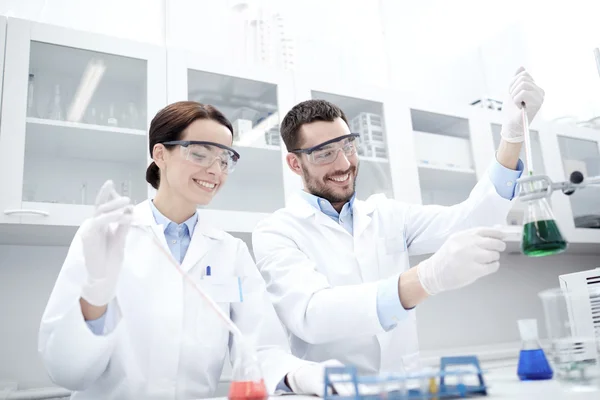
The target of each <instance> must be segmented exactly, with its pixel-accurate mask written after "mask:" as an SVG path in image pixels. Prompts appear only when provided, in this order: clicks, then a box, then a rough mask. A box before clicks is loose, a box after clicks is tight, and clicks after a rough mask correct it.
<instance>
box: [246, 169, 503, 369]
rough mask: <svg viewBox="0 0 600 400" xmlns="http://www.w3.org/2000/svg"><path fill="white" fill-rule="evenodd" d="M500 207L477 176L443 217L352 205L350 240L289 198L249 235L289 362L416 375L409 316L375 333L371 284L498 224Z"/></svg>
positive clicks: (424, 209) (375, 203)
mask: <svg viewBox="0 0 600 400" xmlns="http://www.w3.org/2000/svg"><path fill="white" fill-rule="evenodd" d="M510 207H511V202H510V201H509V200H506V199H504V198H502V197H501V196H499V195H498V194H497V192H496V190H495V188H494V185H493V184H492V182H491V181H490V179H489V178H488V177H487V175H486V178H484V179H482V180H481V181H480V182H479V183H478V184H477V185H476V186H475V188H474V189H473V190H472V192H471V194H470V196H469V198H468V199H467V200H465V201H464V202H462V203H460V204H457V205H454V206H452V207H442V206H433V205H431V206H421V205H408V204H404V203H401V202H399V201H396V200H391V199H387V198H385V196H384V195H373V196H371V197H370V198H369V199H367V200H366V201H359V200H356V201H355V202H354V208H353V214H354V216H353V224H354V225H353V227H354V235H350V234H349V233H348V232H347V231H346V230H345V229H344V228H343V227H341V226H340V225H339V224H338V223H336V222H335V221H333V220H332V219H331V218H329V217H328V216H327V215H325V214H323V213H322V212H320V211H318V210H317V209H315V208H314V207H313V206H312V205H310V204H309V203H308V202H307V201H306V200H305V199H304V198H303V197H302V196H300V195H298V196H296V197H293V198H292V200H291V202H290V204H289V205H288V206H287V207H286V208H284V209H281V210H278V211H277V212H275V213H274V214H273V215H271V216H269V217H268V218H266V219H265V220H263V221H261V222H260V223H259V225H258V226H257V228H256V229H255V231H254V233H253V248H254V254H255V257H256V262H257V266H258V268H259V270H260V271H261V273H262V275H263V277H264V278H265V281H266V283H267V290H268V292H269V294H270V297H271V300H272V302H273V304H274V306H275V310H276V311H277V314H278V315H279V318H280V319H281V321H282V322H283V325H284V327H285V328H286V329H287V332H288V338H289V340H290V344H291V348H292V353H293V354H294V355H296V356H298V357H301V358H304V359H307V360H312V361H323V360H327V359H330V358H335V359H338V360H340V361H341V362H342V363H344V364H347V365H350V364H352V365H355V366H357V367H358V368H359V370H361V371H363V372H366V373H369V372H370V373H374V372H379V371H384V372H385V371H388V372H402V371H403V370H410V369H412V368H415V367H416V366H418V342H417V328H416V319H415V312H414V311H410V312H409V313H408V316H407V318H405V319H403V320H401V321H400V322H399V323H398V325H397V327H396V328H395V329H392V330H390V331H389V332H386V331H384V329H383V328H382V326H381V324H380V321H379V318H378V315H377V305H376V304H377V290H378V284H379V281H380V280H382V279H385V278H388V277H390V276H393V275H394V276H398V275H399V274H400V273H401V272H402V271H405V270H407V269H408V268H409V267H410V266H409V259H408V256H409V253H410V255H417V254H426V253H432V252H435V251H436V250H437V249H438V248H439V247H440V246H441V245H442V243H443V242H444V241H445V240H446V238H447V237H448V236H449V235H450V234H451V233H453V232H456V231H459V230H462V229H466V228H470V227H475V226H484V225H485V226H489V225H495V224H499V223H503V222H504V221H505V218H506V215H507V214H508V211H509V209H510ZM407 249H408V251H407Z"/></svg>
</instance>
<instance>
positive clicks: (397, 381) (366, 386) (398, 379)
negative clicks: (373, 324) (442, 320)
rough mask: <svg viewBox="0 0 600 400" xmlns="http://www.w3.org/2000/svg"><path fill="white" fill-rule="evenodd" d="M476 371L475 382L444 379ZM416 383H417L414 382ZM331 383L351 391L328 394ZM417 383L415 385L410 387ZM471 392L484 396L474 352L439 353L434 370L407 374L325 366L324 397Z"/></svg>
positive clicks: (401, 398) (351, 399)
mask: <svg viewBox="0 0 600 400" xmlns="http://www.w3.org/2000/svg"><path fill="white" fill-rule="evenodd" d="M450 365H453V366H455V365H459V366H460V365H463V366H465V365H472V366H474V367H475V371H473V369H472V368H465V369H457V370H448V369H447V367H448V366H450ZM473 375H476V376H477V378H478V381H479V384H478V385H466V384H464V383H458V384H455V385H451V384H448V383H446V379H447V378H448V379H449V378H450V377H453V378H455V379H456V380H457V381H458V382H464V378H465V377H467V376H471V377H472V376H473ZM432 379H434V380H436V381H435V392H432V391H431V390H430V387H429V385H430V382H431V380H432ZM415 383H418V385H415ZM334 384H343V385H344V387H345V388H347V387H349V386H350V387H352V389H353V393H352V394H344V395H340V394H332V393H333V390H332V389H333V387H334ZM414 386H418V388H414ZM474 396H487V387H486V385H485V381H484V379H483V372H482V370H481V367H480V365H479V360H478V359H477V357H475V356H461V357H442V358H441V360H440V369H439V370H438V371H427V372H415V373H409V374H386V375H375V376H372V375H359V374H358V373H357V370H356V367H353V366H349V367H346V366H344V367H327V368H326V369H325V387H324V395H323V398H324V399H325V400H342V399H343V400H381V399H385V400H409V399H449V398H465V397H474Z"/></svg>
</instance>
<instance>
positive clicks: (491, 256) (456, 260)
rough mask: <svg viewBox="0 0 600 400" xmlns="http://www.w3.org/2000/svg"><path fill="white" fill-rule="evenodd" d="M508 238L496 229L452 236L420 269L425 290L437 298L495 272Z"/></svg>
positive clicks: (480, 229)
mask: <svg viewBox="0 0 600 400" xmlns="http://www.w3.org/2000/svg"><path fill="white" fill-rule="evenodd" d="M504 237H505V234H504V233H503V232H502V231H501V230H498V229H493V228H474V229H469V230H465V231H461V232H457V233H455V234H453V235H452V236H450V237H449V238H448V240H446V242H445V243H444V244H443V245H442V247H441V248H440V249H439V250H438V251H437V252H436V253H435V254H434V255H432V256H431V257H430V258H428V259H427V260H425V261H423V262H422V263H420V264H419V265H418V266H417V274H418V276H419V281H420V282H421V286H423V289H425V291H426V292H427V293H428V294H430V295H434V294H437V293H440V292H443V291H446V290H451V289H458V288H460V287H463V286H467V285H469V284H471V283H473V282H475V281H476V280H477V279H479V278H481V277H483V276H486V275H489V274H491V273H493V272H496V271H497V270H498V268H499V266H500V264H499V262H498V260H499V259H500V253H501V252H503V251H504V250H505V249H506V243H504V242H503V241H502V240H501V239H502V238H504Z"/></svg>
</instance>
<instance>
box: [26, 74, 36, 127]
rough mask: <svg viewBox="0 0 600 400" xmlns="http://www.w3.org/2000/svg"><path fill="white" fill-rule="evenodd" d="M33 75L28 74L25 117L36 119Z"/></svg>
mask: <svg viewBox="0 0 600 400" xmlns="http://www.w3.org/2000/svg"><path fill="white" fill-rule="evenodd" d="M34 99H35V75H34V74H29V83H28V84H27V116H28V117H34V118H37V117H38V115H37V110H36V108H35V102H34Z"/></svg>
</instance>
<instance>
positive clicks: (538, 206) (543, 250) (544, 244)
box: [521, 198, 567, 257]
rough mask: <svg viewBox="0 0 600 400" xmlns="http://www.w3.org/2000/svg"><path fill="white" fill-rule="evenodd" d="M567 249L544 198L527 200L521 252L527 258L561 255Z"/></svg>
mask: <svg viewBox="0 0 600 400" xmlns="http://www.w3.org/2000/svg"><path fill="white" fill-rule="evenodd" d="M566 249H567V242H566V241H565V239H563V236H562V234H561V233H560V229H558V225H557V224H556V220H555V219H554V215H553V214H552V210H550V206H549V205H548V202H547V201H546V198H541V199H535V200H529V201H528V202H527V213H526V214H525V217H524V219H523V237H522V238H521V250H522V251H523V254H525V255H526V256H529V257H542V256H549V255H552V254H558V253H562V252H563V251H565V250H566Z"/></svg>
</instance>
